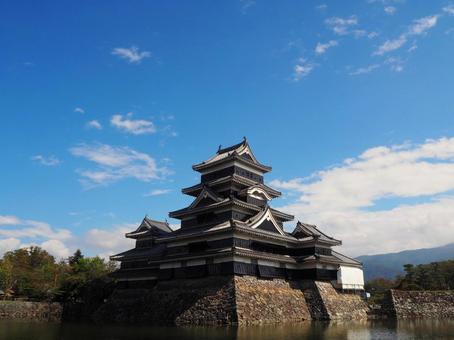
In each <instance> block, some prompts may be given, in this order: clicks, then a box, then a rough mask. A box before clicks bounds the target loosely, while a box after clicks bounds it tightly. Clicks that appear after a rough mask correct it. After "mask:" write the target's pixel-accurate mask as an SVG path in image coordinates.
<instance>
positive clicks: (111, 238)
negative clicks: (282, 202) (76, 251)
mask: <svg viewBox="0 0 454 340" xmlns="http://www.w3.org/2000/svg"><path fill="white" fill-rule="evenodd" d="M137 226H138V224H136V223H126V224H121V225H117V226H115V227H113V228H109V229H101V228H93V229H90V230H89V231H88V232H87V233H86V235H85V241H84V242H85V243H86V244H87V245H88V246H89V247H92V249H93V252H94V253H96V254H98V255H100V256H101V257H108V256H110V255H113V254H116V253H119V252H122V251H126V250H128V249H131V248H132V247H134V240H131V239H128V238H126V237H125V234H126V233H128V232H131V231H133V230H135V229H137Z"/></svg>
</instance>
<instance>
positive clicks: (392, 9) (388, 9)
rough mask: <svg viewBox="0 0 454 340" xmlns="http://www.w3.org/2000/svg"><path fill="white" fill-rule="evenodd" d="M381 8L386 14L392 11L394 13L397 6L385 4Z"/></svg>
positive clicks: (390, 13)
mask: <svg viewBox="0 0 454 340" xmlns="http://www.w3.org/2000/svg"><path fill="white" fill-rule="evenodd" d="M383 10H384V11H385V13H386V14H389V15H393V14H394V13H396V11H397V8H396V7H394V6H386V7H385V8H383Z"/></svg>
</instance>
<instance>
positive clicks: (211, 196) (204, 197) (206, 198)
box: [188, 186, 223, 209]
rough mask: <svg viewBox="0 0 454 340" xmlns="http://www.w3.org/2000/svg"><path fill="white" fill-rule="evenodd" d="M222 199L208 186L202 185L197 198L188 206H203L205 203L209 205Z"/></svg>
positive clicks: (190, 207) (191, 207)
mask: <svg viewBox="0 0 454 340" xmlns="http://www.w3.org/2000/svg"><path fill="white" fill-rule="evenodd" d="M222 200H223V198H222V197H219V196H218V195H217V194H216V193H215V192H214V191H213V190H211V189H210V188H209V187H207V186H204V187H203V188H202V191H201V192H200V194H199V195H198V196H197V198H196V199H195V200H194V201H193V202H192V203H191V205H190V206H189V207H188V208H189V209H193V208H196V207H203V206H207V205H211V204H213V203H219V202H221V201H222Z"/></svg>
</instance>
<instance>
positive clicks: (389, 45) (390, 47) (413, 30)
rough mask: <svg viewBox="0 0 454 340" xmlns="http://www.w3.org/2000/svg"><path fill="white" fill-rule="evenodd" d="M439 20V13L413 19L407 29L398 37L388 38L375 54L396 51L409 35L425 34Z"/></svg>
mask: <svg viewBox="0 0 454 340" xmlns="http://www.w3.org/2000/svg"><path fill="white" fill-rule="evenodd" d="M437 21H438V15H430V16H426V17H423V18H420V19H416V20H413V23H412V24H411V25H410V26H409V27H408V29H407V31H406V32H405V33H403V34H401V35H400V36H399V37H398V38H396V39H392V40H386V41H385V42H384V43H383V44H382V45H380V46H379V47H378V49H377V50H376V51H375V52H374V53H373V55H384V54H386V53H388V52H391V51H395V50H397V49H399V48H401V47H402V46H403V45H404V44H405V43H406V42H407V40H408V37H411V36H419V35H424V34H426V33H427V31H428V30H429V29H431V28H433V27H434V26H435V25H436V24H437Z"/></svg>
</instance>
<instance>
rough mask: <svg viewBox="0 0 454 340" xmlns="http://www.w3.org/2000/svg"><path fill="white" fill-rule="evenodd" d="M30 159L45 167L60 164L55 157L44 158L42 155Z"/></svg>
mask: <svg viewBox="0 0 454 340" xmlns="http://www.w3.org/2000/svg"><path fill="white" fill-rule="evenodd" d="M31 159H32V160H33V161H36V162H38V163H40V164H41V165H45V166H55V165H58V164H60V160H59V159H58V158H57V157H55V156H52V155H51V156H49V157H45V156H43V155H35V156H32V157H31Z"/></svg>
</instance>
